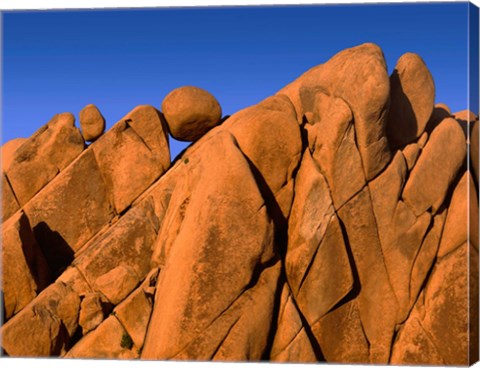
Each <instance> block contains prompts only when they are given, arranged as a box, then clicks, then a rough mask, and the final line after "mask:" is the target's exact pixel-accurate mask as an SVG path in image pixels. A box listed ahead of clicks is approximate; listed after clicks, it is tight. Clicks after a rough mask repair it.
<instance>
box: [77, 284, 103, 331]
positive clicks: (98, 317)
mask: <svg viewBox="0 0 480 368" xmlns="http://www.w3.org/2000/svg"><path fill="white" fill-rule="evenodd" d="M103 318H104V315H103V307H102V295H101V294H99V293H89V294H87V295H85V297H84V298H83V300H82V303H81V304H80V314H79V316H78V324H79V325H80V327H81V328H82V334H83V335H85V334H87V333H88V332H90V331H91V330H94V329H95V328H97V326H98V325H99V324H100V323H102V322H103Z"/></svg>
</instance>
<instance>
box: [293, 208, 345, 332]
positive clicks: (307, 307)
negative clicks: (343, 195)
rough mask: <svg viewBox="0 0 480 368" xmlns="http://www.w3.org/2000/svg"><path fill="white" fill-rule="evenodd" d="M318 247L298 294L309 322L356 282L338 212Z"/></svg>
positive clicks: (343, 295)
mask: <svg viewBox="0 0 480 368" xmlns="http://www.w3.org/2000/svg"><path fill="white" fill-rule="evenodd" d="M316 248H317V249H316V250H315V254H314V255H313V257H312V259H310V263H309V264H308V269H307V270H305V274H304V276H303V279H302V282H301V284H300V290H299V291H298V292H297V293H296V294H295V299H296V301H297V304H298V307H299V309H300V311H301V312H302V314H303V315H304V316H305V318H306V320H307V321H308V323H309V324H310V325H313V324H314V323H315V322H316V321H317V320H318V319H320V318H321V317H322V316H324V315H325V314H326V313H327V312H328V311H330V310H331V309H332V308H334V307H335V306H336V305H337V303H338V302H340V301H341V300H342V299H343V298H344V297H345V296H346V295H347V294H348V293H349V292H350V290H352V288H353V282H354V280H353V276H352V271H351V268H350V261H349V259H348V254H347V251H346V249H345V243H344V241H343V235H342V230H341V228H340V224H339V222H338V219H337V216H333V217H331V219H330V222H329V223H328V225H327V229H326V231H325V234H324V235H323V237H322V239H321V241H320V243H319V244H317V246H316Z"/></svg>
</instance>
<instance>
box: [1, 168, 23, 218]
mask: <svg viewBox="0 0 480 368" xmlns="http://www.w3.org/2000/svg"><path fill="white" fill-rule="evenodd" d="M19 209H20V205H19V204H18V201H17V198H15V194H14V193H13V190H12V187H11V186H10V183H9V182H8V180H7V177H6V176H5V174H4V173H3V172H2V219H1V222H3V221H5V220H6V219H8V218H10V216H12V215H13V214H14V213H15V212H17V211H18V210H19Z"/></svg>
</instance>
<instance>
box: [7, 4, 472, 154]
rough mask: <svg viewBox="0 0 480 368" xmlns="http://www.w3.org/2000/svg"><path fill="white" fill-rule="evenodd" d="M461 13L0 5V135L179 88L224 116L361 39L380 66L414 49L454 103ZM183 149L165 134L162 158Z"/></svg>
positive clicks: (463, 53) (460, 105) (457, 106)
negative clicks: (215, 105) (191, 88)
mask: <svg viewBox="0 0 480 368" xmlns="http://www.w3.org/2000/svg"><path fill="white" fill-rule="evenodd" d="M467 19H468V3H437V4H435V3H431V4H426V3H423V4H386V5H317V6H279V7H272V6H268V7H247V8H245V7H220V8H212V7H209V8H183V9H179V8H170V9H165V8H164V9H159V8H157V9H142V10H92V11H36V12H32V11H30V12H20V11H17V12H4V13H3V32H2V35H3V50H2V51H3V53H2V57H3V85H2V88H3V108H2V118H3V127H2V133H3V135H2V143H4V142H6V141H8V140H10V139H13V138H16V137H28V136H30V135H31V134H32V133H34V132H35V131H36V130H37V129H38V128H40V127H41V126H42V125H43V124H44V123H46V122H47V121H48V120H49V119H50V118H51V117H52V116H53V115H54V114H56V113H59V112H66V111H69V112H72V113H74V114H75V116H78V112H79V111H80V110H81V109H82V108H83V107H84V106H85V105H87V104H89V103H94V104H96V105H97V106H98V107H99V109H100V111H101V112H102V114H103V115H104V116H105V118H106V120H107V127H110V126H112V125H113V124H114V123H115V122H117V121H118V120H119V119H121V118H122V117H123V116H124V115H125V114H127V113H128V112H129V111H130V110H131V109H133V108H134V107H135V106H137V105H140V104H151V105H153V106H155V107H157V108H160V105H161V102H162V100H163V98H164V97H165V96H166V94H167V93H168V92H170V91H171V90H172V89H174V88H176V87H179V86H182V85H195V86H199V87H201V88H204V89H206V90H208V91H210V92H211V93H213V94H214V95H215V96H216V97H217V99H218V100H219V102H220V104H221V106H222V109H223V112H224V115H227V114H228V115H231V114H233V113H234V112H236V111H238V110H240V109H242V108H244V107H247V106H250V105H253V104H255V103H257V102H259V101H261V100H262V99H264V98H266V97H268V96H270V95H272V94H274V93H275V92H276V91H277V90H279V89H280V88H282V87H283V86H285V85H286V84H288V83H289V82H290V81H292V80H294V79H295V78H296V77H297V76H299V75H300V74H302V73H303V72H305V71H306V70H308V69H309V68H311V67H313V66H315V65H317V64H320V63H323V62H325V61H327V60H328V59H329V58H330V57H331V56H333V55H334V54H335V53H337V52H338V51H341V50H343V49H345V48H348V47H352V46H356V45H359V44H362V43H365V42H374V43H376V44H378V45H379V46H380V47H382V49H383V51H384V54H385V57H386V60H387V64H388V69H389V72H391V71H392V70H393V68H394V66H395V63H396V60H397V59H398V58H399V57H400V56H401V55H402V54H403V53H405V52H416V53H418V54H420V56H422V58H423V59H424V60H425V62H426V64H427V66H428V67H429V69H430V71H431V72H432V75H433V77H434V80H435V84H436V102H444V103H447V104H448V105H449V106H450V107H451V109H452V111H458V110H463V109H465V108H467V46H468V39H467V33H468V23H467ZM184 147H185V144H183V143H182V144H181V143H178V142H172V144H171V151H172V158H173V157H175V156H176V154H178V152H179V151H180V150H181V149H182V148H184Z"/></svg>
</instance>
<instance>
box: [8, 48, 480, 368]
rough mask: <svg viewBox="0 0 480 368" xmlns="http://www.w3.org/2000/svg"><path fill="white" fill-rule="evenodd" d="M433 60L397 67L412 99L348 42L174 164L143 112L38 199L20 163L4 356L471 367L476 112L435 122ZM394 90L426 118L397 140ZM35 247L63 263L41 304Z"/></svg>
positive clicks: (438, 113)
mask: <svg viewBox="0 0 480 368" xmlns="http://www.w3.org/2000/svg"><path fill="white" fill-rule="evenodd" d="M402 60H403V61H402ZM405 60H406V61H405ZM408 60H410V61H408ZM412 60H413V61H412ZM419 62H420V61H419V59H418V57H417V56H415V55H412V54H410V55H409V54H407V55H406V56H404V57H402V59H401V60H400V61H399V65H400V66H401V65H402V63H404V64H408V65H407V66H406V67H405V70H403V69H402V70H403V71H404V73H403V74H401V73H400V69H401V68H399V69H398V70H397V71H396V73H397V75H396V77H397V79H398V81H397V82H398V85H397V86H396V87H395V86H393V87H394V88H397V87H398V88H401V89H402V91H401V92H402V93H403V95H402V96H400V97H401V98H400V99H397V98H395V97H394V96H395V94H396V93H397V94H398V93H399V89H398V88H397V89H396V90H395V89H392V91H391V92H392V93H390V85H389V80H388V75H387V73H386V66H385V61H384V59H383V55H382V53H381V50H380V49H379V48H378V47H376V46H375V45H371V44H365V45H362V46H359V47H356V48H353V49H349V50H346V51H344V52H341V53H339V54H338V55H336V56H335V57H334V58H332V59H331V60H330V61H329V62H327V63H326V64H324V65H321V66H318V67H316V68H313V69H312V70H310V71H308V72H307V73H305V74H304V75H303V76H301V77H300V78H299V79H297V80H296V81H295V82H293V83H292V84H290V85H289V86H287V87H285V88H284V89H283V90H281V91H280V92H279V93H278V94H277V95H276V96H273V97H270V98H267V99H266V100H264V101H262V102H261V103H259V104H257V105H255V106H252V107H250V108H247V109H244V110H242V111H240V112H238V113H236V114H234V115H233V116H231V117H229V118H228V119H224V120H223V121H222V123H221V124H219V125H218V126H215V127H213V128H211V129H210V128H206V129H205V131H204V132H202V133H201V134H200V136H199V137H198V138H195V139H196V141H195V143H194V144H193V145H191V146H190V147H188V148H187V149H185V150H184V151H183V152H182V153H181V154H180V155H178V156H177V158H176V159H175V161H174V163H173V166H172V167H170V158H169V147H168V136H167V134H168V127H167V125H166V124H167V123H166V121H165V119H164V116H163V114H161V113H160V112H159V111H158V110H156V109H155V108H153V107H151V106H139V107H137V108H135V109H134V110H133V111H132V112H130V113H129V114H128V115H127V116H125V118H123V119H122V120H121V121H120V122H118V123H117V124H116V125H115V126H114V127H113V128H112V129H111V130H110V131H109V132H107V133H105V134H103V135H102V136H100V137H99V138H98V139H97V140H96V141H94V142H93V143H92V144H91V145H90V146H89V147H88V148H87V149H85V146H84V143H83V140H82V138H81V137H80V140H82V150H83V152H81V153H80V154H79V156H78V157H77V158H75V159H73V158H72V159H71V160H70V161H68V160H67V161H68V162H67V161H65V167H64V168H63V169H60V168H58V167H56V166H55V167H56V171H55V172H54V174H52V172H53V171H52V170H51V167H50V166H48V165H50V164H51V162H50V161H49V160H46V162H47V163H48V165H47V166H46V169H45V171H44V172H42V173H40V174H39V176H41V175H44V176H45V178H48V180H50V177H51V176H52V175H57V173H59V175H57V176H56V177H55V178H53V179H52V180H50V182H48V183H47V181H45V183H46V184H45V185H44V187H42V189H41V190H40V191H39V192H38V193H37V194H35V195H34V197H33V198H31V199H29V200H28V201H27V202H26V203H25V204H22V203H21V201H20V203H19V202H18V201H17V199H16V197H15V194H16V193H15V191H14V189H15V188H13V187H12V186H11V185H10V181H9V176H8V173H5V174H4V177H3V184H4V188H3V197H4V204H3V207H4V211H5V213H4V215H8V216H12V217H13V219H15V220H18V219H20V220H18V221H17V223H15V225H10V224H11V222H10V220H7V221H6V222H5V224H4V225H5V226H4V228H3V229H2V230H3V232H4V235H3V239H2V240H3V241H4V244H3V247H2V252H4V253H5V252H6V253H8V252H10V253H9V254H10V256H8V257H3V256H2V257H3V258H5V260H4V262H5V266H4V267H5V268H4V269H5V270H6V272H5V275H6V276H5V275H4V277H9V279H10V281H8V282H6V283H4V284H3V285H4V287H5V295H3V299H4V300H3V303H4V305H6V308H5V310H6V314H7V318H9V319H8V320H7V321H6V324H5V325H4V326H3V327H2V337H3V336H4V335H5V336H6V340H4V341H3V345H2V349H4V350H2V352H3V351H4V352H5V353H6V354H11V355H13V356H18V355H25V356H49V355H54V356H55V355H60V356H67V357H83V358H87V357H90V358H106V357H110V358H129V359H134V358H140V356H141V357H142V358H144V359H172V360H218V361H229V360H232V361H247V360H253V361H259V360H266V359H270V360H272V361H278V362H318V361H326V362H329V363H330V362H335V363H364V364H367V363H375V364H378V363H381V364H387V363H396V364H405V363H411V364H432V363H436V364H442V365H447V364H466V362H472V361H473V360H474V359H475V357H476V355H477V354H478V277H477V276H478V242H477V238H476V236H477V234H478V203H477V198H478V191H477V189H478V188H475V189H474V182H475V180H474V179H472V176H471V175H472V174H471V172H473V171H474V170H475V168H474V165H472V166H470V167H467V163H466V162H465V156H466V150H467V147H468V145H469V143H472V146H474V144H475V142H474V140H473V138H474V137H473V136H471V138H472V140H471V142H469V140H468V137H467V139H465V136H463V134H461V131H462V128H461V127H462V126H463V127H471V128H473V126H472V124H475V122H473V120H471V117H469V116H467V117H466V119H467V120H469V121H467V120H465V124H466V125H461V124H463V123H462V122H463V120H461V119H460V120H459V121H460V123H461V124H458V120H455V117H456V116H454V117H452V116H451V112H450V111H449V108H448V107H447V106H446V105H442V104H438V105H436V106H435V108H434V109H433V112H432V114H431V116H426V115H428V114H427V113H426V111H427V110H428V109H430V111H431V108H432V106H433V102H432V103H430V102H429V101H427V102H425V101H426V100H429V98H430V97H431V96H430V94H429V93H424V94H423V95H422V94H421V93H422V88H424V87H425V85H427V87H428V78H427V77H428V76H429V73H428V71H426V68H425V67H424V65H423V64H422V63H423V62H422V63H420V64H422V65H423V66H422V65H420V66H418V65H417V69H415V68H413V69H414V70H413V72H412V69H411V68H410V67H411V65H410V64H412V63H413V64H415V63H417V64H418V63H419ZM397 67H398V65H397ZM409 68H410V69H409ZM419 71H421V73H420V74H421V75H420V77H418V78H415V77H414V75H415V73H416V72H419ZM394 78H395V74H394V75H392V79H394ZM402 78H403V79H402ZM422 78H423V79H422ZM425 80H426V81H425ZM402 83H403V84H402ZM422 83H423V84H422ZM415 86H417V87H418V88H416V89H415V88H414V87H415ZM407 87H408V88H410V90H409V89H408V88H407ZM427 89H428V88H427ZM419 93H420V95H419ZM390 97H392V101H391V103H392V106H393V107H392V108H395V104H397V105H398V104H399V103H400V102H401V101H402V99H403V102H404V103H406V104H407V105H408V104H410V106H406V107H409V108H410V111H409V110H408V108H406V109H404V108H402V109H401V111H400V113H399V114H395V111H390V117H392V116H393V115H395V116H394V117H393V118H395V119H396V118H399V117H401V116H400V115H402V114H403V115H405V114H407V115H408V114H410V117H411V118H412V117H413V118H412V120H410V121H407V119H404V120H402V122H401V123H402V124H410V123H412V122H413V119H415V124H417V123H418V124H419V123H420V122H421V124H420V125H418V124H417V125H415V127H416V129H415V134H413V138H411V140H409V141H408V143H405V144H404V143H402V144H401V145H400V146H398V147H395V146H394V145H392V142H387V132H386V130H387V127H386V124H387V115H388V112H389V107H390ZM399 101H400V102H399ZM194 102H195V101H194ZM404 107H405V106H404ZM397 108H398V106H397ZM209 112H211V111H207V113H209ZM187 113H189V111H187ZM397 115H398V116H397ZM403 115H402V116H403ZM424 115H425V116H424ZM454 115H455V114H454ZM422 116H423V117H422ZM474 118H475V121H476V117H474ZM62 119H63V120H62ZM72 119H73V117H71V116H70V115H69V114H65V115H63V117H62V116H60V117H57V118H56V120H55V121H54V122H53V123H52V127H50V128H49V127H48V126H46V127H44V128H43V130H40V131H39V132H38V133H36V134H35V135H34V136H33V137H32V138H30V139H29V140H27V141H25V143H24V144H22V145H21V147H20V148H19V149H18V150H17V151H16V152H15V153H14V154H13V158H12V163H11V165H10V168H9V169H11V168H12V167H14V166H15V165H16V164H15V157H17V154H18V152H19V151H22V149H24V147H25V145H27V146H28V145H29V144H30V146H32V142H37V143H38V142H39V141H40V138H39V137H43V138H42V139H44V141H45V142H46V143H45V144H44V145H39V146H38V147H43V148H45V147H49V145H50V146H51V145H52V144H51V142H50V141H48V139H50V140H51V139H53V138H52V136H54V135H55V134H53V133H52V132H58V131H60V130H62V129H64V130H65V132H66V133H65V132H64V133H65V134H67V133H68V132H69V131H70V132H72V131H73V132H74V133H72V134H73V135H72V134H70V133H68V134H70V137H72V136H75V135H78V134H80V133H79V132H78V130H76V128H74V126H73V120H72ZM417 119H420V120H417ZM62 121H63V123H62ZM390 123H391V121H389V124H390ZM62 124H63V125H62ZM469 124H470V125H469ZM476 124H478V122H476ZM214 125H216V123H215V124H214ZM204 127H205V126H204ZM54 128H55V129H56V130H55V129H54ZM49 129H50V133H48V134H49V135H48V134H47V133H46V132H48V130H49ZM388 129H390V128H388ZM417 129H419V130H418V131H417ZM477 129H478V128H477ZM84 130H86V129H84ZM207 130H208V131H207ZM422 131H423V133H422ZM466 132H468V130H466ZM407 133H408V132H407ZM420 133H421V134H420ZM62 134H63V133H62ZM68 134H67V135H68ZM57 136H60V134H57ZM49 137H50V138H49ZM47 138H48V139H47ZM403 138H405V136H403ZM409 139H410V138H409ZM47 141H48V142H47ZM55 142H56V141H55ZM55 144H57V143H55ZM477 145H478V143H477ZM38 147H37V148H38ZM7 148H8V147H7ZM390 148H393V150H392V151H390ZM35 149H36V148H35ZM471 149H472V150H473V149H474V148H471ZM12 150H13V149H12ZM40 151H41V152H43V153H44V151H42V150H39V151H38V152H40ZM28 152H33V151H32V149H31V150H30V151H28ZM43 153H42V154H43ZM35 157H37V156H35ZM38 157H40V156H38ZM38 157H37V158H38ZM52 157H53V158H54V159H55V160H57V161H58V160H60V161H61V160H62V157H60V156H59V155H57V152H54V153H53V154H52ZM72 160H73V161H72ZM472 161H473V160H472ZM42 165H43V163H42ZM7 166H8V165H7ZM32 167H34V166H32ZM35 167H36V166H35ZM49 170H50V171H49ZM60 170H61V171H60ZM27 179H28V178H27ZM45 180H46V179H45ZM467 189H468V190H467ZM5 202H8V203H5ZM20 204H22V206H20ZM20 208H22V209H23V211H24V212H25V215H22V212H21V211H20ZM469 211H470V215H469V216H470V217H468V214H467V213H468V212H469ZM15 212H16V214H15ZM22 219H23V220H22ZM22 221H24V222H25V223H24V224H23V222H22ZM28 221H31V224H32V227H33V229H31V228H30V226H29V223H28ZM19 224H20V225H22V224H23V225H25V229H26V232H25V231H23V230H22V229H23V228H24V227H23V225H22V226H20V225H19ZM17 225H18V226H17ZM468 226H469V228H468ZM5 234H6V235H5ZM25 234H27V236H25ZM7 243H8V244H7ZM32 244H33V246H31V245H32ZM35 244H38V247H37V248H35ZM31 249H33V251H32V250H31ZM39 249H41V250H42V251H39ZM37 251H38V252H39V254H43V253H44V254H45V255H46V257H45V262H47V261H48V265H49V267H47V268H50V266H51V269H52V271H53V276H54V277H52V278H50V279H49V280H48V281H46V282H45V286H46V285H47V284H48V283H49V282H51V281H53V280H54V279H55V278H56V277H57V276H58V275H59V277H58V278H57V279H56V281H55V283H54V284H53V285H50V286H49V287H47V288H46V289H45V290H44V291H43V292H42V293H41V294H39V295H36V294H37V293H38V292H39V290H41V288H42V287H40V286H39V285H40V283H39V282H38V280H37V279H38V278H39V277H37V276H36V274H38V270H43V269H44V268H45V262H44V264H43V266H42V265H40V266H39V263H38V262H39V259H40V260H41V257H40V258H37V256H36V252H37ZM7 258H8V259H7ZM40 263H41V262H40ZM32 265H33V266H32ZM42 267H44V268H42ZM42 275H43V274H42ZM2 291H3V290H2ZM25 295H26V296H27V297H24V296H25ZM17 297H18V298H17ZM32 298H33V300H32ZM28 303H30V304H28ZM17 306H20V307H18V308H17ZM108 315H109V316H108ZM107 316H108V317H107ZM105 318H106V319H105ZM4 331H7V333H3V332H4ZM469 346H470V350H468V347H469ZM468 359H470V361H469V360H468Z"/></svg>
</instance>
